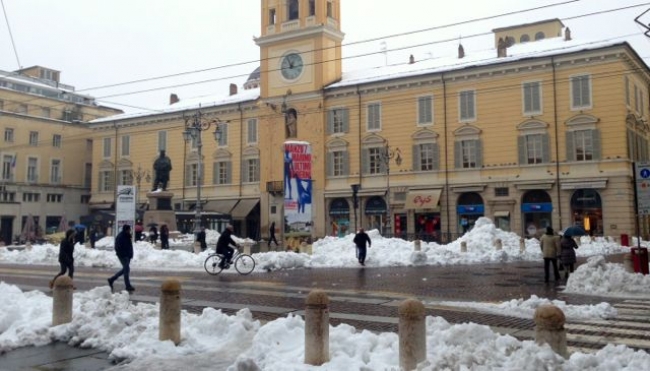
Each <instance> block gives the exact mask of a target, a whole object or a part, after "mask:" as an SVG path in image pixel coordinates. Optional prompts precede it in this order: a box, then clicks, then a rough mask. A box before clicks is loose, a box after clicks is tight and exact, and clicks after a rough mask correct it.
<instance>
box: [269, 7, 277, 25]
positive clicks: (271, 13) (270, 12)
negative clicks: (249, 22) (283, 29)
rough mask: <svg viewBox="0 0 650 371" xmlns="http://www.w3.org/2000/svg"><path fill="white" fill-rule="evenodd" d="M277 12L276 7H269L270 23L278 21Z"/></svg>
mask: <svg viewBox="0 0 650 371" xmlns="http://www.w3.org/2000/svg"><path fill="white" fill-rule="evenodd" d="M275 17H276V12H275V9H269V25H274V24H275V23H276V19H275Z"/></svg>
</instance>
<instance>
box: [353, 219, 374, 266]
mask: <svg viewBox="0 0 650 371" xmlns="http://www.w3.org/2000/svg"><path fill="white" fill-rule="evenodd" d="M353 241H354V244H355V245H357V255H358V258H359V264H361V265H366V243H367V244H368V247H370V245H372V242H371V241H370V237H368V234H367V233H366V231H364V230H363V228H361V229H359V232H358V233H357V234H356V235H355V236H354V240H353Z"/></svg>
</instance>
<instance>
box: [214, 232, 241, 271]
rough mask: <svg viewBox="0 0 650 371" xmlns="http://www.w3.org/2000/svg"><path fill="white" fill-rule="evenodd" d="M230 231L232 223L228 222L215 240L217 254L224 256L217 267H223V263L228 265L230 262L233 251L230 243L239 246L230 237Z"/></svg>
mask: <svg viewBox="0 0 650 371" xmlns="http://www.w3.org/2000/svg"><path fill="white" fill-rule="evenodd" d="M232 231H233V227H232V225H231V224H228V225H227V226H226V230H224V231H223V233H222V234H221V236H219V239H218V240H217V254H222V255H223V256H224V258H223V259H222V260H221V263H219V268H225V267H224V264H228V265H230V264H231V263H232V255H233V254H234V253H235V249H233V248H232V247H230V245H234V246H237V247H239V244H237V242H235V241H234V240H233V239H232Z"/></svg>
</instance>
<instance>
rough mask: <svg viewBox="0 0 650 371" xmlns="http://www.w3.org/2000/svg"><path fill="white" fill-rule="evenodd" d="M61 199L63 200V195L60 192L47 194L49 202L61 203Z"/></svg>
mask: <svg viewBox="0 0 650 371" xmlns="http://www.w3.org/2000/svg"><path fill="white" fill-rule="evenodd" d="M62 201H63V195H61V194H55V193H48V194H47V202H49V203H61V202H62Z"/></svg>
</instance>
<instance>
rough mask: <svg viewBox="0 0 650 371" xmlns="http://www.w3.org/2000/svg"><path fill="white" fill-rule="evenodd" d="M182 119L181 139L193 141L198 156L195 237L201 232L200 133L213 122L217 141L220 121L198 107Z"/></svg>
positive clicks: (219, 137) (201, 170)
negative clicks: (183, 125)
mask: <svg viewBox="0 0 650 371" xmlns="http://www.w3.org/2000/svg"><path fill="white" fill-rule="evenodd" d="M183 120H184V121H185V130H184V131H183V139H185V142H190V141H192V140H194V141H195V143H196V149H197V155H198V158H199V161H198V163H197V166H196V206H195V207H194V238H195V239H196V238H197V237H198V236H199V232H201V211H202V205H201V185H202V184H203V155H202V149H203V142H202V140H201V134H202V133H203V132H204V131H206V130H208V129H210V126H212V124H214V126H215V128H214V132H213V133H212V134H213V135H214V140H215V141H217V143H218V142H219V141H220V140H221V128H220V125H221V124H222V122H221V121H219V120H218V119H206V117H205V115H204V114H203V113H202V112H201V110H200V109H199V110H198V111H197V112H196V113H195V114H193V115H191V116H185V114H183Z"/></svg>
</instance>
